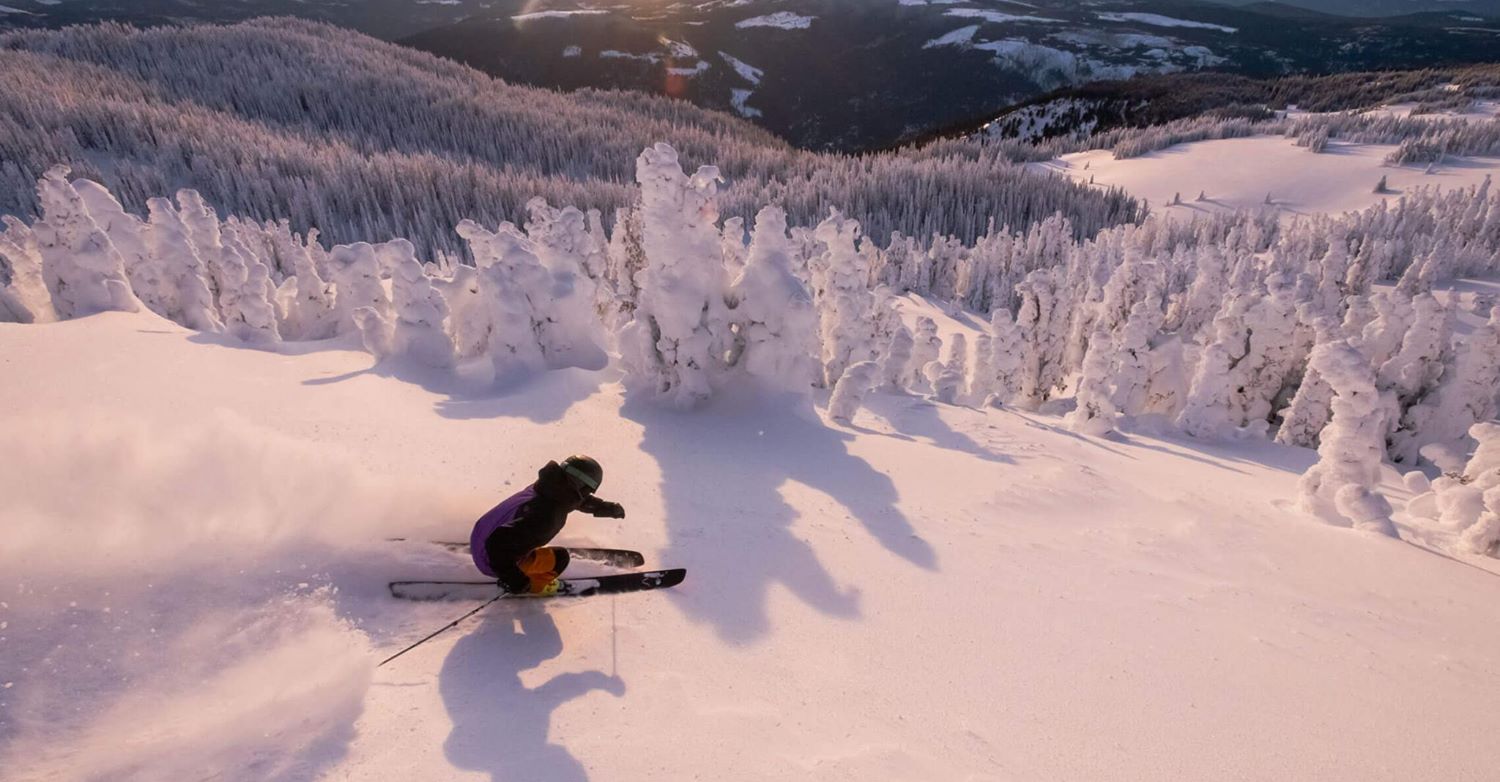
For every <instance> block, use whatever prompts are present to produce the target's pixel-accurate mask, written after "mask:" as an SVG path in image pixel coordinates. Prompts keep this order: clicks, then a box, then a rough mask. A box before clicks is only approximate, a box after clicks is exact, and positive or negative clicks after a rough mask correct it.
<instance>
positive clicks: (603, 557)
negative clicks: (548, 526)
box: [386, 538, 646, 568]
mask: <svg viewBox="0 0 1500 782" xmlns="http://www.w3.org/2000/svg"><path fill="white" fill-rule="evenodd" d="M386 540H388V541H391V542H394V543H399V542H403V541H405V540H406V538H387V539H386ZM429 542H430V543H432V544H433V545H435V546H442V547H443V548H445V549H448V550H449V551H454V552H460V551H461V552H463V553H465V554H467V553H469V544H468V543H467V542H461V541H457V540H433V541H429ZM567 549H568V556H570V557H572V558H574V559H580V560H584V561H586V562H598V563H600V564H603V565H609V566H610V567H619V568H627V567H640V566H642V565H644V564H646V555H644V554H642V553H641V552H639V551H631V550H630V549H623V548H590V547H587V546H580V547H573V546H568V547H567Z"/></svg>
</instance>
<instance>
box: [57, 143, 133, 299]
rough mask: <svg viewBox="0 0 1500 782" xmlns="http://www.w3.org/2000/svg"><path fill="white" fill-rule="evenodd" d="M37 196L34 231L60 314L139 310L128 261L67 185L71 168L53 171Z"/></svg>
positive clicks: (75, 192)
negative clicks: (37, 215) (39, 209)
mask: <svg viewBox="0 0 1500 782" xmlns="http://www.w3.org/2000/svg"><path fill="white" fill-rule="evenodd" d="M37 193H38V196H39V198H40V200H41V204H42V219H41V220H39V221H37V223H36V225H35V226H34V227H33V228H32V232H33V233H34V234H35V235H36V246H37V251H38V253H39V254H40V256H41V259H42V273H43V275H44V277H45V279H46V282H47V288H48V289H49V290H51V291H52V292H53V302H54V305H55V306H56V309H57V314H58V316H59V317H63V318H77V317H82V316H84V315H92V314H94V313H96V312H105V311H108V310H123V311H125V312H135V311H136V310H137V309H139V305H138V303H137V299H136V297H135V294H134V293H131V291H130V282H129V281H128V280H127V279H126V277H125V269H124V261H123V259H122V258H121V257H120V253H119V252H118V251H117V250H116V249H115V246H114V245H113V244H112V243H110V241H109V236H107V235H106V234H105V233H104V231H102V230H100V228H99V226H98V225H97V224H96V223H95V222H94V219H93V218H92V217H91V216H90V215H89V212H88V209H87V208H86V207H85V205H84V202H83V198H82V197H81V196H79V195H78V191H77V190H75V189H74V188H73V185H72V183H70V182H69V181H68V167H67V166H57V167H55V168H53V169H52V170H50V171H48V172H47V174H46V176H44V177H42V180H41V182H39V183H38V184H37Z"/></svg>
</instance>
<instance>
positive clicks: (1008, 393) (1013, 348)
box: [990, 309, 1025, 405]
mask: <svg viewBox="0 0 1500 782" xmlns="http://www.w3.org/2000/svg"><path fill="white" fill-rule="evenodd" d="M990 331H991V332H992V334H993V337H992V340H993V341H992V342H991V346H992V356H993V357H992V359H991V362H992V363H991V368H992V370H993V377H994V400H993V401H994V402H995V403H998V404H1001V405H1007V404H1010V403H1011V402H1012V401H1014V400H1015V398H1016V394H1018V393H1020V390H1021V366H1022V362H1023V361H1024V360H1025V359H1024V346H1023V345H1022V344H1021V331H1020V329H1018V328H1016V322H1015V320H1014V319H1013V318H1012V317H1011V314H1010V311H1009V310H1003V309H998V310H995V311H994V312H992V313H990Z"/></svg>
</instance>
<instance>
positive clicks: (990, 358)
mask: <svg viewBox="0 0 1500 782" xmlns="http://www.w3.org/2000/svg"><path fill="white" fill-rule="evenodd" d="M995 377H996V374H995V339H994V337H991V336H990V335H989V333H988V332H984V331H981V332H979V334H978V335H977V336H976V337H974V370H973V372H971V373H970V374H969V382H968V386H967V387H965V389H964V396H965V397H966V398H967V399H968V402H969V404H971V405H974V406H975V407H978V406H980V405H984V404H986V403H987V402H988V401H989V400H990V398H991V397H993V396H994V395H995Z"/></svg>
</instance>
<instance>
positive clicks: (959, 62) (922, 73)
mask: <svg viewBox="0 0 1500 782" xmlns="http://www.w3.org/2000/svg"><path fill="white" fill-rule="evenodd" d="M1322 1H1323V0H1309V2H1322ZM1484 3H1491V4H1500V0H1474V2H1473V3H1463V2H1457V3H1446V4H1444V5H1445V6H1447V7H1449V8H1450V12H1448V13H1424V14H1410V15H1406V16H1399V17H1392V18H1385V19H1379V20H1372V19H1349V18H1346V17H1340V16H1334V15H1329V14H1323V13H1321V12H1318V11H1312V10H1307V9H1306V8H1304V7H1301V6H1304V5H1307V3H1301V2H1299V4H1298V5H1287V4H1276V3H1262V4H1259V5H1255V6H1244V7H1229V6H1226V5H1223V4H1218V3H1208V2H1197V1H1196V0H1106V1H1105V2H1099V3H1090V4H1087V5H1085V4H1080V3H1078V2H1076V0H1037V2H1035V3H1028V2H1013V1H1011V0H686V1H685V2H684V1H682V0H633V2H630V3H623V2H612V3H604V2H603V1H602V0H365V2H348V1H347V0H238V1H237V2H212V3H208V2H197V0H62V1H61V2H60V1H59V0H4V5H3V6H0V7H5V8H13V9H14V11H13V12H11V13H0V26H4V25H12V26H59V25H62V24H67V23H72V22H78V21H92V20H93V19H96V18H97V19H110V20H118V21H128V22H133V23H138V24H139V23H147V22H150V23H160V22H184V21H214V22H222V21H232V20H235V19H241V18H244V17H246V16H251V15H256V14H267V13H275V14H288V15H295V16H300V17H306V18H313V19H318V20H323V21H328V22H331V23H334V24H338V25H341V26H346V27H351V28H355V29H359V30H363V31H366V32H369V33H372V34H376V35H382V36H385V37H387V38H390V39H393V40H397V41H399V42H400V43H403V44H405V45H408V46H411V47H414V48H418V49H422V50H425V51H428V52H432V53H434V54H438V55H441V56H444V57H448V58H451V59H454V60H458V61H459V62H463V63H465V64H468V65H471V66H473V67H475V68H478V69H479V70H482V71H485V72H487V73H489V74H492V75H495V76H499V77H501V78H503V79H505V80H507V81H510V82H514V83H519V84H528V85H534V86H539V87H546V88H556V89H564V90H574V89H580V88H586V87H593V88H604V89H612V88H617V89H631V90H640V91H645V92H651V93H656V94H661V95H667V96H672V97H678V98H683V99H686V100H689V101H691V102H693V103H695V104H697V105H699V106H703V107H707V108H714V109H720V110H724V111H730V112H734V113H737V114H739V115H740V116H742V117H745V118H747V119H749V120H750V121H752V122H754V123H756V124H758V125H760V126H761V127H763V128H766V129H768V130H771V131H772V132H774V133H776V134H778V135H780V136H781V137H783V138H785V139H787V140H789V141H790V142H792V143H793V144H796V145H798V146H802V147H805V148H810V149H816V150H838V151H861V150H867V149H872V148H884V147H888V146H892V145H896V144H899V143H902V142H905V141H909V140H912V139H916V138H920V137H923V136H926V135H928V134H930V133H931V132H932V131H933V130H934V129H938V128H945V127H951V126H955V125H962V124H964V123H966V122H971V121H974V120H977V119H982V118H986V117H991V116H993V115H994V114H995V113H996V112H998V111H999V110H1001V109H1003V108H1005V107H1007V106H1011V105H1015V104H1017V103H1021V102H1025V101H1027V100H1030V99H1032V98H1035V97H1036V96H1039V95H1042V94H1045V93H1047V92H1049V91H1051V90H1056V89H1060V88H1065V87H1069V86H1075V85H1079V84H1085V83H1089V82H1095V81H1101V80H1118V79H1127V78H1130V77H1132V76H1136V75H1138V74H1163V73H1178V72H1186V71H1198V70H1205V69H1208V70H1219V71H1227V72H1231V73H1235V74H1242V75H1249V76H1256V77H1267V76H1276V75H1282V74H1293V73H1339V72H1349V71H1361V70H1384V69H1403V68H1414V67H1425V66H1431V65H1448V64H1456V63H1464V62H1480V61H1487V60H1492V59H1495V58H1497V57H1500V21H1493V20H1492V21H1486V20H1484V19H1481V18H1480V17H1478V16H1473V15H1471V14H1470V13H1469V12H1468V11H1466V10H1465V11H1456V12H1455V11H1451V9H1452V8H1468V6H1469V5H1473V4H1481V5H1482V4H1484ZM1289 17H1293V18H1295V23H1289Z"/></svg>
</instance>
